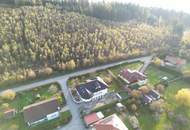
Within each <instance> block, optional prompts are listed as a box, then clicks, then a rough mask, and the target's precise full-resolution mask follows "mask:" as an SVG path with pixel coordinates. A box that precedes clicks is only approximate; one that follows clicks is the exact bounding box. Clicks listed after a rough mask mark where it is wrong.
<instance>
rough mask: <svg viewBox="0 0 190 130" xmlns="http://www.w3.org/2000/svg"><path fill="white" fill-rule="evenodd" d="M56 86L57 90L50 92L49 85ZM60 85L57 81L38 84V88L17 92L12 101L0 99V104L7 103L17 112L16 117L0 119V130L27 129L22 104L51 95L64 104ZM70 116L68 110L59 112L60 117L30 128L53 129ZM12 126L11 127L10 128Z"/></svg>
mask: <svg viewBox="0 0 190 130" xmlns="http://www.w3.org/2000/svg"><path fill="white" fill-rule="evenodd" d="M52 85H53V86H57V92H55V93H52V92H51V91H49V87H50V86H52ZM59 92H60V86H59V84H57V83H53V84H48V85H44V86H40V87H38V88H35V89H32V90H28V91H24V92H18V93H17V94H16V98H15V99H14V100H13V101H8V100H2V101H1V104H5V103H8V104H9V108H15V109H16V110H17V112H18V114H17V115H16V117H14V118H13V119H10V120H4V119H0V130H12V129H13V130H28V127H27V126H26V124H25V122H24V119H23V115H22V109H23V107H24V106H27V105H30V104H33V103H35V102H39V101H41V100H45V99H49V98H51V97H54V96H57V97H58V98H59V97H61V98H59V99H60V103H61V104H62V106H64V105H65V99H64V95H63V94H60V93H59ZM70 118H71V114H70V112H69V111H66V112H63V113H61V116H60V118H58V119H55V120H52V121H48V122H45V123H43V124H40V125H38V126H36V127H32V128H30V129H31V130H42V129H46V130H53V129H54V128H55V127H57V126H59V125H63V124H66V123H67V122H68V121H69V120H70ZM12 127H13V128H12Z"/></svg>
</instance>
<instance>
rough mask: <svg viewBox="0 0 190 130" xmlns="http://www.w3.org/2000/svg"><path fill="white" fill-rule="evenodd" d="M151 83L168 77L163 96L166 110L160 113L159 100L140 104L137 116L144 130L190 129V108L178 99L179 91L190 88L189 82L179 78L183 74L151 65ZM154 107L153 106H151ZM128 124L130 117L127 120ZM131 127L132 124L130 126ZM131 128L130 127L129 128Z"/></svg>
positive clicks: (148, 70) (148, 72) (149, 78)
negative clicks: (145, 104)
mask: <svg viewBox="0 0 190 130" xmlns="http://www.w3.org/2000/svg"><path fill="white" fill-rule="evenodd" d="M146 73H147V76H148V80H149V85H150V86H152V87H153V86H154V85H156V84H159V83H160V82H161V78H162V77H168V80H169V81H171V82H169V84H168V86H167V87H165V88H164V92H163V93H162V97H163V99H164V108H163V109H165V111H164V112H161V113H159V114H158V112H156V111H159V110H158V109H161V107H160V106H161V105H163V104H159V102H156V103H154V104H153V103H152V105H149V106H139V108H137V113H138V114H137V118H138V121H139V123H140V127H141V129H142V130H189V129H190V125H189V123H190V110H189V109H188V108H189V107H188V106H186V105H184V104H183V105H181V104H180V103H178V101H176V96H177V94H178V92H179V91H180V90H182V89H185V90H186V88H187V89H189V88H190V85H189V82H188V81H186V80H184V79H182V78H179V77H180V76H182V75H179V74H177V73H176V72H171V71H170V70H167V69H164V68H160V67H157V66H154V65H150V66H149V67H148V68H147V71H146ZM175 79H176V80H175ZM189 94H190V93H189ZM159 105H160V106H159ZM151 107H152V108H151ZM125 122H126V125H130V124H129V123H128V118H126V120H125ZM129 127H131V126H129ZM129 130H130V129H129Z"/></svg>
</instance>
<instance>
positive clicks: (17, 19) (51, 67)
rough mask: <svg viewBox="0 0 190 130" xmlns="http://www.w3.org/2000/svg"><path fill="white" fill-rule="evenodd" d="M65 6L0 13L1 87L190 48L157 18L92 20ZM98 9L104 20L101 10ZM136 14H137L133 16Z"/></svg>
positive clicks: (179, 31) (176, 31)
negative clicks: (54, 74) (11, 83)
mask: <svg viewBox="0 0 190 130" xmlns="http://www.w3.org/2000/svg"><path fill="white" fill-rule="evenodd" d="M66 5H67V4H66ZM66 5H65V6H62V7H61V8H57V6H55V5H50V4H46V6H45V5H42V3H41V4H37V6H35V5H33V6H21V7H17V8H7V7H6V8H3V7H1V8H0V17H1V18H0V83H1V84H4V83H6V82H8V81H23V80H26V79H35V78H36V77H39V76H44V75H50V74H52V73H53V72H54V71H55V72H56V71H63V72H64V71H70V70H74V69H76V68H84V67H89V66H94V65H97V64H103V63H106V62H111V61H116V60H120V59H125V58H129V57H137V56H141V55H147V54H150V53H155V52H168V51H173V52H175V53H176V52H177V53H178V50H179V48H181V49H183V50H184V49H185V50H188V48H189V44H186V43H184V42H183V46H182V45H181V37H182V33H183V27H182V26H180V25H179V24H174V25H175V26H172V27H171V26H168V25H167V24H164V23H161V22H160V21H161V20H160V19H161V18H159V19H158V21H157V22H155V21H154V22H153V23H150V21H149V22H148V21H146V19H143V18H144V17H140V18H136V16H137V15H138V13H137V15H131V16H132V17H134V18H128V20H129V19H130V21H128V22H121V21H122V20H121V21H117V20H114V19H119V18H117V17H119V16H117V14H116V15H115V17H111V16H110V18H114V19H110V18H108V17H107V18H105V17H104V19H103V18H101V17H98V16H97V15H95V14H94V17H91V16H93V15H92V14H90V11H88V8H87V9H86V11H85V8H83V10H76V9H77V8H76V7H73V6H72V5H67V6H66ZM94 6H95V5H94ZM96 6H97V5H96ZM129 6H130V5H129ZM68 7H69V8H68ZM71 7H73V8H71ZM77 7H78V6H77ZM86 7H88V6H86ZM98 7H99V8H100V6H97V8H98ZM138 8H139V7H138ZM79 9H80V8H79ZM96 10H98V11H100V12H99V13H98V14H102V15H103V13H101V11H103V10H99V9H96ZM135 11H137V12H139V11H138V10H134V11H132V12H135ZM87 13H89V14H87ZM91 13H92V12H91ZM105 15H106V12H105ZM110 15H111V14H110ZM129 15H130V14H128V15H127V16H129ZM96 16H97V17H96ZM108 16H109V15H108ZM141 16H143V15H141ZM102 17H103V16H102ZM138 19H139V20H138ZM183 22H184V21H183ZM183 25H184V26H188V24H184V23H183ZM171 46H172V47H173V48H174V49H172V50H171V49H170V47H171ZM174 46H175V47H174ZM183 52H184V51H183ZM187 52H188V51H187ZM188 54H189V53H187V54H183V55H188ZM1 87H3V86H1Z"/></svg>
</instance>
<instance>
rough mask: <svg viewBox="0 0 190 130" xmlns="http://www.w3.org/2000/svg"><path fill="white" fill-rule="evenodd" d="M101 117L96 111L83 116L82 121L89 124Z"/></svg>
mask: <svg viewBox="0 0 190 130" xmlns="http://www.w3.org/2000/svg"><path fill="white" fill-rule="evenodd" d="M100 119H101V118H99V117H98V115H97V113H92V114H90V115H87V116H85V117H84V121H85V123H86V125H91V124H93V123H95V122H97V121H99V120H100Z"/></svg>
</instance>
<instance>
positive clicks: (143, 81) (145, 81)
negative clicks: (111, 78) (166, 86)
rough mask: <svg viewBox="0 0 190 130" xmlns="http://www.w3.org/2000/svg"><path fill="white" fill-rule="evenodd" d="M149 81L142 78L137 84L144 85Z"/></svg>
mask: <svg viewBox="0 0 190 130" xmlns="http://www.w3.org/2000/svg"><path fill="white" fill-rule="evenodd" d="M147 81H148V80H147V79H145V80H141V81H139V82H138V83H137V84H138V85H140V86H142V85H145V84H146V83H147Z"/></svg>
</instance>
